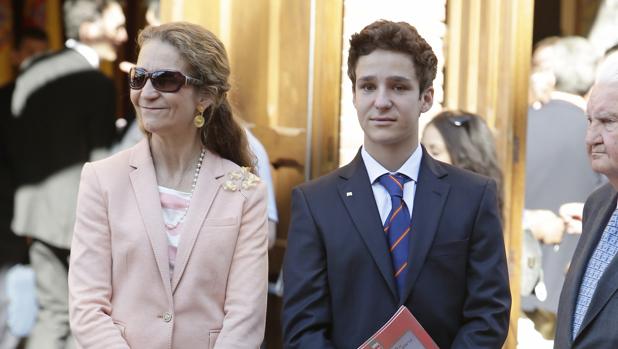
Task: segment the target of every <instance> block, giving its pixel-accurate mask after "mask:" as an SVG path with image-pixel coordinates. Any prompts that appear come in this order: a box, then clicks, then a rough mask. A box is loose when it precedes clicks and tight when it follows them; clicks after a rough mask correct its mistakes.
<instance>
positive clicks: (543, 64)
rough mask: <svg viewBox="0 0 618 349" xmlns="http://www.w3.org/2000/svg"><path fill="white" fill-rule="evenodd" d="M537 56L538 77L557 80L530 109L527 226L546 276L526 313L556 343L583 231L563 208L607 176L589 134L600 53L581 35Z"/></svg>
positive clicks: (544, 46) (549, 45)
mask: <svg viewBox="0 0 618 349" xmlns="http://www.w3.org/2000/svg"><path fill="white" fill-rule="evenodd" d="M548 40H549V41H548V42H541V43H540V44H539V45H538V47H537V48H536V49H535V52H534V55H533V73H534V72H535V71H536V72H538V71H542V72H543V73H544V74H547V75H549V76H550V77H551V80H552V81H553V86H552V87H551V88H550V92H549V93H548V96H549V99H547V101H545V103H542V104H541V105H540V106H538V105H537V106H536V107H531V108H529V110H528V130H527V141H526V142H527V146H526V148H527V152H526V193H525V195H526V197H525V208H526V211H525V213H524V228H527V229H530V230H531V231H532V232H533V233H534V234H535V237H536V238H537V239H538V240H539V241H541V242H542V250H543V278H542V279H541V280H540V281H539V284H538V285H537V287H535V289H534V293H533V294H532V295H530V296H527V297H523V298H522V309H523V310H524V312H525V313H526V315H528V317H530V319H531V320H533V321H534V322H535V325H536V327H537V330H538V331H539V332H540V333H541V334H542V335H543V336H544V337H545V338H546V339H552V338H553V337H554V331H555V317H556V310H557V308H558V298H559V295H560V290H561V288H562V284H563V282H564V276H565V273H566V271H567V268H568V265H569V263H570V261H571V257H572V256H573V251H574V250H575V246H576V245H577V241H578V239H579V234H578V233H579V231H575V230H572V229H570V228H569V225H567V228H569V229H566V230H565V222H564V220H563V219H562V218H561V217H560V216H559V215H560V208H561V206H562V205H564V204H566V203H571V202H583V201H584V199H585V198H586V197H587V196H588V195H589V194H590V193H591V192H592V191H593V190H594V189H595V188H597V187H598V186H599V185H600V184H602V182H603V179H602V176H600V175H599V174H597V173H595V172H593V171H592V170H591V169H590V166H588V160H587V155H586V147H585V143H584V134H585V132H586V116H585V105H586V101H585V99H584V97H585V95H586V94H587V92H588V90H589V89H590V86H592V83H593V82H594V78H595V69H596V63H597V60H598V55H597V53H596V50H595V49H594V47H593V46H592V45H591V44H590V43H589V42H588V41H587V40H586V39H584V38H581V37H564V38H551V39H548Z"/></svg>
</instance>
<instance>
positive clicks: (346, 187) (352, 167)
mask: <svg viewBox="0 0 618 349" xmlns="http://www.w3.org/2000/svg"><path fill="white" fill-rule="evenodd" d="M342 170H343V171H342V174H341V178H343V179H344V181H342V183H341V184H340V185H339V195H340V196H341V200H342V201H343V203H344V205H345V207H346V209H347V210H348V214H349V215H350V217H351V218H352V222H354V226H355V227H356V230H358V232H359V233H360V235H361V237H362V239H363V241H364V242H365V245H366V246H367V249H368V250H369V252H370V254H371V257H372V258H373V260H374V261H375V263H376V264H377V266H378V269H379V270H380V273H381V274H382V277H383V278H384V281H385V282H386V284H387V285H388V288H389V289H390V290H391V295H392V296H393V297H394V299H398V295H397V286H396V285H395V277H394V271H393V266H392V263H391V258H390V255H389V253H388V244H387V242H386V238H385V237H384V230H383V229H384V228H383V226H382V222H381V219H380V213H379V212H378V208H377V206H376V203H375V198H374V196H373V190H372V189H371V183H370V182H369V175H368V174H367V169H366V168H365V164H364V163H363V160H362V157H361V155H360V152H359V153H358V154H357V155H356V157H355V158H354V160H352V162H351V163H350V164H349V165H347V166H346V167H345V168H343V169H342ZM348 193H352V194H351V195H348ZM371 203H373V204H371Z"/></svg>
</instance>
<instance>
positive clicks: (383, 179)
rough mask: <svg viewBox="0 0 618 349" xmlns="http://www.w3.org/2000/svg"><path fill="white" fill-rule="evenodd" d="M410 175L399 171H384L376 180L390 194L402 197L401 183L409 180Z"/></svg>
mask: <svg viewBox="0 0 618 349" xmlns="http://www.w3.org/2000/svg"><path fill="white" fill-rule="evenodd" d="M410 180H411V179H410V177H408V176H406V175H404V174H401V173H399V172H397V173H395V174H390V173H385V174H383V175H381V176H380V177H378V182H380V184H381V185H382V186H383V187H384V188H385V189H386V191H388V193H389V194H390V196H397V197H400V198H402V197H403V185H404V184H406V182H409V181H410Z"/></svg>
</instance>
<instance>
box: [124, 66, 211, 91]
mask: <svg viewBox="0 0 618 349" xmlns="http://www.w3.org/2000/svg"><path fill="white" fill-rule="evenodd" d="M149 78H150V82H151V83H152V87H154V88H155V90H157V91H161V92H178V90H180V88H181V87H183V86H184V85H189V84H191V85H201V84H202V80H199V79H196V78H192V77H190V76H187V75H185V74H183V73H181V72H179V71H176V70H155V71H153V72H148V71H147V70H146V69H144V68H136V67H133V68H131V71H129V87H130V88H132V89H134V90H139V89H141V88H142V87H144V85H146V81H147V80H148V79H149Z"/></svg>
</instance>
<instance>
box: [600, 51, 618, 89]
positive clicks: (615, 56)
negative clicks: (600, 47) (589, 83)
mask: <svg viewBox="0 0 618 349" xmlns="http://www.w3.org/2000/svg"><path fill="white" fill-rule="evenodd" d="M613 82H618V51H614V52H612V53H611V54H609V55H608V56H607V57H605V59H604V60H603V62H601V64H600V65H599V67H598V69H597V78H596V83H597V84H599V83H613Z"/></svg>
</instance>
